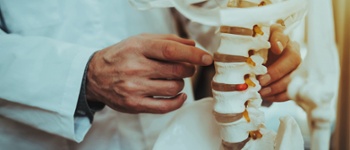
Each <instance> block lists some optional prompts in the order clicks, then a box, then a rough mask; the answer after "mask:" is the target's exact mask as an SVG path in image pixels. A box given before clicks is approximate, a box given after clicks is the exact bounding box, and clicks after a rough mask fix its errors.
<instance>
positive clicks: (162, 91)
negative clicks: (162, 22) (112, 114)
mask: <svg viewBox="0 0 350 150" xmlns="http://www.w3.org/2000/svg"><path fill="white" fill-rule="evenodd" d="M194 46H195V43H194V42H193V41H192V40H188V39H183V38H180V37H177V36H175V35H151V34H142V35H138V36H134V37H130V38H128V39H126V40H124V41H121V42H120V43H117V44H115V45H113V46H110V47H107V48H105V49H103V50H101V51H98V52H97V53H95V55H94V56H93V57H92V59H91V61H90V63H89V68H88V73H87V87H86V88H87V98H88V100H90V101H100V102H103V103H105V104H107V105H108V106H109V107H111V108H112V109H115V110H117V111H121V112H126V113H166V112H170V111H173V110H175V109H178V108H179V107H181V106H182V104H183V103H184V101H185V100H186V98H187V96H186V94H184V93H179V92H180V91H181V90H182V89H183V87H184V81H183V78H185V77H190V76H192V75H193V74H194V72H195V65H210V64H211V63H212V61H213V59H212V57H211V56H210V55H209V54H207V53H206V52H204V51H203V50H201V49H198V48H196V47H194ZM154 96H156V98H155V97H154ZM159 97H161V98H159ZM165 97H166V98H165Z"/></svg>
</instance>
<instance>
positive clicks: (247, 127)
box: [212, 0, 305, 150]
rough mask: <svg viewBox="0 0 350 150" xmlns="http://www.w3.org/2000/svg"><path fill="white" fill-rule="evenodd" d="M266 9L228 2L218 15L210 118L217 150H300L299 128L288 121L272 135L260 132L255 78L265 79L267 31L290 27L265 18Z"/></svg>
mask: <svg viewBox="0 0 350 150" xmlns="http://www.w3.org/2000/svg"><path fill="white" fill-rule="evenodd" d="M303 4H304V7H305V3H301V5H300V6H299V7H303ZM269 5H271V6H272V5H274V4H272V3H271V1H261V0H255V1H254V0H252V1H235V0H230V1H228V3H227V7H226V8H225V10H223V11H221V12H220V19H221V25H220V37H221V43H220V46H219V48H218V50H217V51H216V52H215V53H214V65H215V70H216V74H215V76H214V78H213V80H212V92H213V98H214V107H213V114H214V116H215V120H216V122H217V124H218V125H219V126H220V135H221V138H222V142H221V147H220V149H223V150H232V149H266V150H273V149H291V150H292V149H303V147H304V144H303V139H302V136H301V133H300V130H299V127H298V125H297V124H296V123H295V121H294V119H293V118H291V117H284V118H281V119H280V121H281V124H280V127H279V131H278V133H277V135H276V133H274V132H273V131H270V130H268V129H267V128H266V127H265V125H264V118H265V116H264V113H263V112H262V111H260V110H259V108H260V106H261V102H262V99H261V97H260V94H259V93H258V91H259V90H260V89H261V86H260V85H259V82H258V80H257V79H256V76H257V75H263V74H266V73H267V69H266V67H265V66H263V63H264V62H266V59H267V53H268V49H269V48H270V43H269V41H268V40H269V35H270V26H271V25H272V24H273V23H276V22H279V23H281V24H283V25H285V23H290V22H295V20H291V17H290V16H286V17H281V18H278V17H276V18H274V16H275V15H276V14H274V13H271V12H273V11H274V9H273V8H274V7H268V6H269ZM259 7H261V9H260V10H262V9H263V7H265V8H266V9H265V12H260V11H259V9H256V8H259ZM275 9H277V8H275ZM278 9H283V8H278ZM236 10H237V11H236ZM239 11H241V12H239ZM266 11H270V13H267V12H266ZM284 13H286V12H284ZM298 13H299V14H298ZM257 14H259V15H257ZM292 15H294V16H295V18H294V19H296V18H298V17H301V16H302V15H303V14H302V13H300V12H296V13H294V14H292ZM298 15H299V16H298ZM251 16H259V18H254V17H251ZM232 18H235V19H232ZM273 18H274V19H273ZM292 19H293V18H292ZM299 19H300V18H299Z"/></svg>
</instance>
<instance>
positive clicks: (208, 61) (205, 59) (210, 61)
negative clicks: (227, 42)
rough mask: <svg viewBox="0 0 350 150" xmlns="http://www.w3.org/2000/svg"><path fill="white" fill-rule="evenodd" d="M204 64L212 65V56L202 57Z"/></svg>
mask: <svg viewBox="0 0 350 150" xmlns="http://www.w3.org/2000/svg"><path fill="white" fill-rule="evenodd" d="M202 62H203V63H204V64H206V65H210V64H211V63H212V62H213V59H212V58H211V56H210V55H207V54H206V55H203V56H202Z"/></svg>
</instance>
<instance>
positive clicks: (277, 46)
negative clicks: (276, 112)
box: [258, 24, 301, 102]
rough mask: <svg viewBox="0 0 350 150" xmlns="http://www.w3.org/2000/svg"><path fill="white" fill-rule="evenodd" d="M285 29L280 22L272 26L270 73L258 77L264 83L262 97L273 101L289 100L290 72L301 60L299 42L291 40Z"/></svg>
mask: <svg viewBox="0 0 350 150" xmlns="http://www.w3.org/2000/svg"><path fill="white" fill-rule="evenodd" d="M283 30H284V27H283V26H281V25H279V24H276V25H273V26H272V27H271V34H270V43H271V48H270V51H269V56H268V61H267V63H266V66H267V70H268V71H267V72H268V73H267V74H265V75H262V76H259V78H258V79H259V81H260V84H261V85H262V89H261V90H260V94H261V96H262V98H263V99H264V100H267V101H271V102H282V101H287V100H289V98H288V95H287V86H288V84H289V82H290V81H291V78H290V74H291V72H292V71H294V70H295V69H296V68H297V67H298V66H299V64H300V62H301V56H300V47H299V45H298V43H296V42H293V41H290V40H289V37H288V36H287V35H285V34H283Z"/></svg>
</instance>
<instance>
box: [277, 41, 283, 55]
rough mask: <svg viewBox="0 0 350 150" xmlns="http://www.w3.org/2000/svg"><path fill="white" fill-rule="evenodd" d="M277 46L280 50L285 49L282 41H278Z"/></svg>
mask: <svg viewBox="0 0 350 150" xmlns="http://www.w3.org/2000/svg"><path fill="white" fill-rule="evenodd" d="M277 46H278V49H279V50H280V52H282V51H283V45H282V43H281V42H280V41H277Z"/></svg>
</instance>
